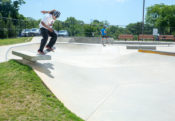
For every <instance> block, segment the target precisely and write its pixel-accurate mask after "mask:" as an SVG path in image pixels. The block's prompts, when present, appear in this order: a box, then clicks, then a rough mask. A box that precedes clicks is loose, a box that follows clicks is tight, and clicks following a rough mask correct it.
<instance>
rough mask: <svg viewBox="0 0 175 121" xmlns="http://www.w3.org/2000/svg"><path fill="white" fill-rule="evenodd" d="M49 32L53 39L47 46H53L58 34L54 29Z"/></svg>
mask: <svg viewBox="0 0 175 121" xmlns="http://www.w3.org/2000/svg"><path fill="white" fill-rule="evenodd" d="M48 34H49V35H50V36H51V39H50V41H49V43H48V45H47V47H50V48H52V47H53V46H54V44H55V42H56V40H57V34H56V33H55V32H54V31H53V32H50V31H49V32H48Z"/></svg>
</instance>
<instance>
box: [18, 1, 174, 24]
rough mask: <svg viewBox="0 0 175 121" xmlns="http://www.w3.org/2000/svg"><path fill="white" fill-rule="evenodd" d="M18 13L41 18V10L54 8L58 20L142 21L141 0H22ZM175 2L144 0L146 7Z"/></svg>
mask: <svg viewBox="0 0 175 121" xmlns="http://www.w3.org/2000/svg"><path fill="white" fill-rule="evenodd" d="M24 1H25V2H26V3H25V4H24V5H22V6H21V7H20V11H19V12H20V13H21V14H23V15H24V16H25V17H32V18H34V19H41V18H42V17H43V16H44V15H43V14H42V13H41V11H42V10H47V11H49V10H52V9H56V10H58V11H60V12H61V16H60V18H59V20H61V21H65V20H66V19H67V18H68V17H75V18H76V19H77V20H82V21H84V22H85V23H90V22H92V21H93V20H95V19H97V20H99V21H108V23H109V24H110V25H119V26H126V25H128V24H130V23H136V22H140V21H142V13H143V12H142V11H143V0H24ZM160 3H164V4H166V5H172V4H175V0H145V12H146V8H147V7H149V6H152V5H155V4H160Z"/></svg>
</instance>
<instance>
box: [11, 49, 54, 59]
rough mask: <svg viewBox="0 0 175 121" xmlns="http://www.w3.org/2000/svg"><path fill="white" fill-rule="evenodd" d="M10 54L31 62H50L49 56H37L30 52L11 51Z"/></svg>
mask: <svg viewBox="0 0 175 121" xmlns="http://www.w3.org/2000/svg"><path fill="white" fill-rule="evenodd" d="M12 54H13V55H16V56H19V57H22V58H23V59H25V60H29V61H33V62H36V61H37V60H51V56H50V55H39V54H37V53H34V52H30V51H12Z"/></svg>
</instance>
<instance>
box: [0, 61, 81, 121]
mask: <svg viewBox="0 0 175 121" xmlns="http://www.w3.org/2000/svg"><path fill="white" fill-rule="evenodd" d="M7 120H8V121H83V120H82V119H80V118H79V117H77V116H76V115H75V114H73V113H72V112H70V111H69V110H68V109H66V108H65V107H64V105H63V104H62V103H61V102H60V101H59V100H58V99H57V98H56V97H55V96H54V95H53V94H52V93H51V92H50V91H49V89H48V88H47V87H46V86H45V85H44V84H43V82H42V80H41V79H40V78H39V77H38V76H37V74H36V73H35V72H34V71H33V70H32V68H30V67H28V66H26V65H23V64H20V63H19V62H17V61H15V60H10V61H9V62H5V63H0V121H7Z"/></svg>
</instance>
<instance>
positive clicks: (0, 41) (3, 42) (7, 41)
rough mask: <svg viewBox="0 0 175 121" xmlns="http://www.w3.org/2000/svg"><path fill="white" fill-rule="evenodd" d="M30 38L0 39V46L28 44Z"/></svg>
mask: <svg viewBox="0 0 175 121" xmlns="http://www.w3.org/2000/svg"><path fill="white" fill-rule="evenodd" d="M31 40H32V37H20V38H10V39H0V46H2V45H11V44H17V43H24V42H30V41H31Z"/></svg>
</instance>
